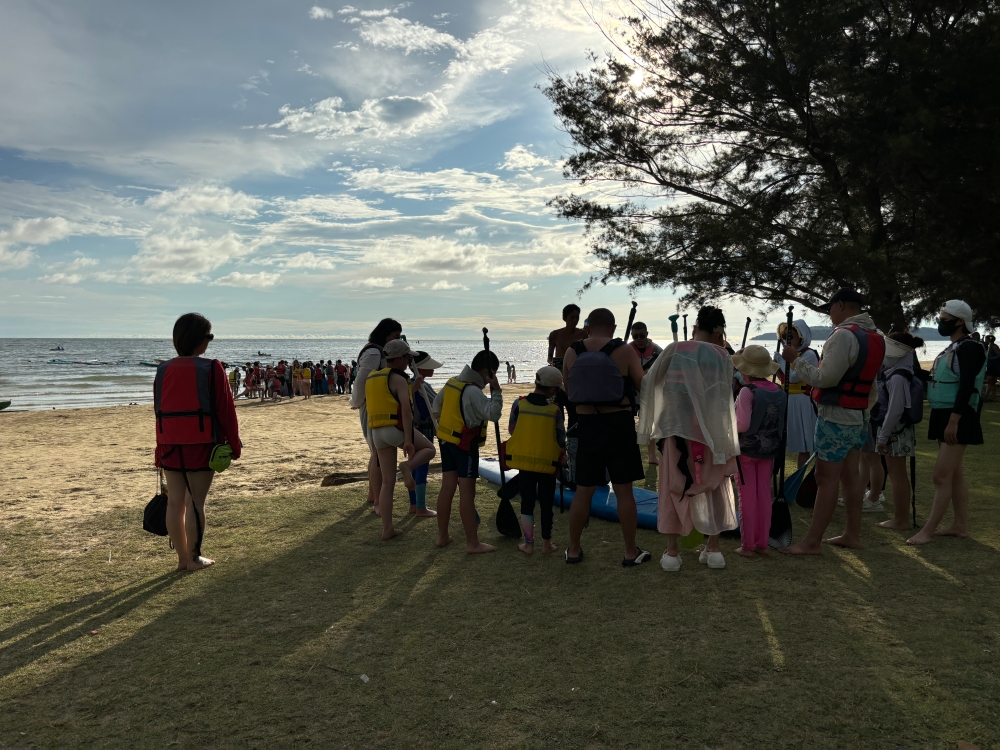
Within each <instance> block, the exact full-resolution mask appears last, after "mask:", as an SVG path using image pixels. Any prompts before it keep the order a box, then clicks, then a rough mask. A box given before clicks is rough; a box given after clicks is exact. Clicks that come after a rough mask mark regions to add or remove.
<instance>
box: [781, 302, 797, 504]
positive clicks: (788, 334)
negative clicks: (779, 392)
mask: <svg viewBox="0 0 1000 750" xmlns="http://www.w3.org/2000/svg"><path fill="white" fill-rule="evenodd" d="M794 309H795V308H794V307H793V306H792V305H789V306H788V319H787V322H788V325H787V326H785V345H786V346H791V345H792V311H793V310H794ZM790 367H791V365H790V364H789V363H788V361H787V360H786V361H785V427H784V429H783V430H782V432H781V450H779V451H778V460H779V461H780V462H781V463H780V464H779V466H778V497H780V498H782V499H784V497H785V446H786V445H788V373H789V368H790Z"/></svg>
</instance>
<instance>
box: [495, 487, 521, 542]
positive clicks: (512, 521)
mask: <svg viewBox="0 0 1000 750" xmlns="http://www.w3.org/2000/svg"><path fill="white" fill-rule="evenodd" d="M496 524H497V531H499V532H500V533H501V534H502V535H503V536H505V537H508V538H510V539H514V538H516V537H519V536H521V520H520V519H519V518H518V517H517V513H515V512H514V506H513V505H511V504H510V500H508V499H506V498H503V497H502V498H500V505H499V506H498V507H497V517H496Z"/></svg>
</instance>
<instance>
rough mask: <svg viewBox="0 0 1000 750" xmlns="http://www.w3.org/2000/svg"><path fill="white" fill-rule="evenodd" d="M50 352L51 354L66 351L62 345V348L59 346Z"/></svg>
mask: <svg viewBox="0 0 1000 750" xmlns="http://www.w3.org/2000/svg"><path fill="white" fill-rule="evenodd" d="M49 351H50V352H64V351H66V350H65V349H63V348H62V346H61V345H60V346H57V347H56V348H55V349H49Z"/></svg>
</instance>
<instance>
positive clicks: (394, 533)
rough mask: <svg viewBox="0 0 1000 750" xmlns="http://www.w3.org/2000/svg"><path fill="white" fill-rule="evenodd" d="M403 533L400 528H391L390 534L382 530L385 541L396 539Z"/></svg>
mask: <svg viewBox="0 0 1000 750" xmlns="http://www.w3.org/2000/svg"><path fill="white" fill-rule="evenodd" d="M402 533H403V532H402V531H400V530H399V529H391V530H390V531H389V533H388V534H386V532H384V531H383V532H382V541H383V542H388V541H389V540H390V539H395V538H396V537H397V536H399V535H400V534H402Z"/></svg>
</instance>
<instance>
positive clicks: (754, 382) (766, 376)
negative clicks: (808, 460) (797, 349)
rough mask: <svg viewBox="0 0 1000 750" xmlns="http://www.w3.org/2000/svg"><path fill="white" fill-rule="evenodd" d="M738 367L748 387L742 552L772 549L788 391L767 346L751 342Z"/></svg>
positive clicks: (739, 409)
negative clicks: (775, 478)
mask: <svg viewBox="0 0 1000 750" xmlns="http://www.w3.org/2000/svg"><path fill="white" fill-rule="evenodd" d="M733 367H735V368H736V369H737V370H738V371H739V372H740V374H741V375H742V376H743V382H744V384H745V385H744V386H743V388H741V389H740V392H739V395H738V396H737V397H736V430H737V432H738V433H739V438H740V457H739V462H740V470H741V473H742V476H741V479H740V537H741V538H742V543H741V545H740V547H739V549H737V550H736V554H738V555H742V556H743V557H753V554H754V552H756V553H757V554H759V555H764V556H767V554H768V536H769V535H768V532H769V531H770V528H771V472H772V469H773V468H774V459H775V458H780V459H783V458H784V456H780V455H779V451H780V450H781V438H782V435H783V434H784V431H785V409H786V408H787V404H786V399H785V392H784V391H783V390H782V389H781V387H780V386H778V384H777V383H772V382H771V381H770V378H771V376H773V375H774V373H776V372H777V371H778V363H777V362H774V361H773V360H772V359H771V355H770V354H768V351H767V349H765V348H764V347H763V346H758V345H756V344H750V345H749V346H747V347H746V348H745V349H743V351H742V352H741V353H739V354H735V355H733Z"/></svg>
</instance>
